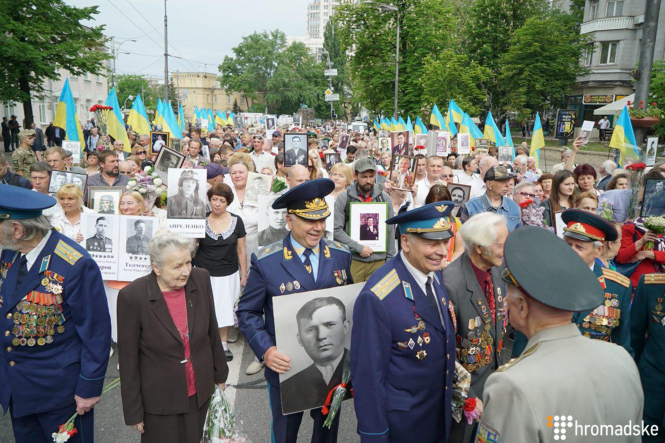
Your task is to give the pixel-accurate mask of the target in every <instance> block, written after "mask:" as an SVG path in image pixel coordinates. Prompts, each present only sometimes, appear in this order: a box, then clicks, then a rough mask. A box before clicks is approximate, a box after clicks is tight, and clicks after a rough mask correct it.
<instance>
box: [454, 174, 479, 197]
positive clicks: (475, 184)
mask: <svg viewBox="0 0 665 443" xmlns="http://www.w3.org/2000/svg"><path fill="white" fill-rule="evenodd" d="M454 178H455V180H456V181H455V183H459V184H461V185H469V186H471V196H469V199H472V198H474V197H479V196H481V195H483V194H484V193H485V183H484V182H483V179H482V178H480V175H478V174H472V175H471V176H470V177H469V175H468V174H466V173H464V174H459V175H455V177H454Z"/></svg>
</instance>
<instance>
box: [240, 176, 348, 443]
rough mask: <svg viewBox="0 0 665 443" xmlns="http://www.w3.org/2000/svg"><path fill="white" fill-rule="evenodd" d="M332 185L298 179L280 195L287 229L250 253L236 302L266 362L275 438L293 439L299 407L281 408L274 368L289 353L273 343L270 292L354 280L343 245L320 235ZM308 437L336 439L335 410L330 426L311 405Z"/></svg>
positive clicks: (282, 366) (278, 205) (279, 442)
mask: <svg viewBox="0 0 665 443" xmlns="http://www.w3.org/2000/svg"><path fill="white" fill-rule="evenodd" d="M334 188H335V184H334V183H333V181H332V180H329V179H327V178H322V179H316V180H312V181H308V182H305V183H302V184H300V185H298V186H296V187H294V188H292V189H291V190H289V191H288V192H286V193H285V194H284V195H282V196H281V197H279V198H278V199H277V200H275V202H274V203H273V205H272V208H273V209H286V210H287V215H286V220H287V223H288V226H289V229H290V231H291V232H290V234H289V235H287V236H286V237H284V238H283V239H282V240H280V241H278V242H275V243H273V244H271V245H269V246H267V247H265V248H262V249H260V250H259V251H258V253H256V254H252V260H251V263H252V265H251V268H250V271H249V276H248V278H247V286H245V290H244V292H243V295H242V297H241V298H240V302H239V304H238V311H237V315H238V321H239V324H240V330H241V331H242V333H243V334H244V335H245V337H246V339H247V343H248V344H249V346H250V347H251V348H252V350H253V351H254V353H255V354H256V356H257V358H258V359H259V360H261V361H264V362H265V365H266V368H265V377H266V380H267V382H268V396H269V399H270V407H271V411H272V423H271V435H272V441H273V442H276V443H284V442H288V443H295V442H296V441H297V439H298V429H299V428H300V422H301V421H302V416H303V413H302V412H299V413H295V414H290V415H284V414H282V404H281V392H280V385H279V374H283V373H285V372H287V371H289V370H290V369H291V365H290V359H289V357H288V356H287V355H284V354H282V353H281V352H279V350H278V349H277V347H276V345H275V343H276V342H275V319H274V317H273V303H272V298H273V297H278V296H280V295H282V294H284V295H286V294H293V293H297V292H306V291H312V290H318V289H325V288H332V287H337V286H343V285H346V284H350V283H353V281H352V279H351V268H350V267H351V254H350V252H349V250H348V249H347V248H346V246H344V245H342V244H341V243H338V242H336V241H331V240H325V239H324V238H323V235H324V233H325V229H326V224H325V219H326V218H327V217H329V216H330V208H328V205H327V204H326V201H325V196H326V195H328V194H330V193H331V192H332V191H333V189H334ZM310 416H311V417H312V419H313V420H314V427H313V434H312V440H311V441H312V442H325V443H334V442H336V441H337V429H338V426H339V415H338V416H337V417H336V418H335V420H334V421H333V424H332V426H331V428H330V429H328V428H325V427H323V423H324V422H325V419H326V417H325V415H323V414H322V412H321V409H320V408H318V409H312V410H311V411H310Z"/></svg>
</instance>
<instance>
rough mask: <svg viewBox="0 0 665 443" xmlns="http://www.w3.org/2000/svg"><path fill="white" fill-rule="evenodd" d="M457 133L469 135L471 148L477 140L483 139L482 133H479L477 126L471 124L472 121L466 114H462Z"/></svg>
mask: <svg viewBox="0 0 665 443" xmlns="http://www.w3.org/2000/svg"><path fill="white" fill-rule="evenodd" d="M459 132H461V133H462V134H469V138H470V139H471V140H470V142H471V146H476V139H477V138H483V133H482V132H480V129H478V126H476V124H475V123H474V122H473V120H471V117H470V116H469V114H467V113H464V117H463V118H462V123H460V126H459Z"/></svg>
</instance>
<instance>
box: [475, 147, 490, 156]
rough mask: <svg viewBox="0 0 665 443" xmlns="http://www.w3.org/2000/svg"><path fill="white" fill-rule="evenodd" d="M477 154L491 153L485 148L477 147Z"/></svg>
mask: <svg viewBox="0 0 665 443" xmlns="http://www.w3.org/2000/svg"><path fill="white" fill-rule="evenodd" d="M475 154H476V155H478V154H489V151H488V150H487V149H485V148H476V150H475Z"/></svg>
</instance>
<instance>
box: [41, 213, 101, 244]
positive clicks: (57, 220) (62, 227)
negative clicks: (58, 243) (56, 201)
mask: <svg viewBox="0 0 665 443" xmlns="http://www.w3.org/2000/svg"><path fill="white" fill-rule="evenodd" d="M90 212H95V211H93V210H92V209H88V208H86V207H85V206H84V207H83V213H90ZM82 220H83V216H82V215H81V217H79V220H78V221H77V222H76V223H75V224H72V222H70V221H69V219H68V218H67V216H66V215H65V213H64V211H61V212H58V213H57V214H55V215H54V216H53V217H52V218H51V226H53V227H54V228H55V229H56V231H58V232H59V233H61V234H62V235H65V236H67V237H69V238H70V239H72V240H74V241H76V236H77V235H78V233H79V232H80V233H83V231H82V229H83V228H82V226H81V221H82Z"/></svg>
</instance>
